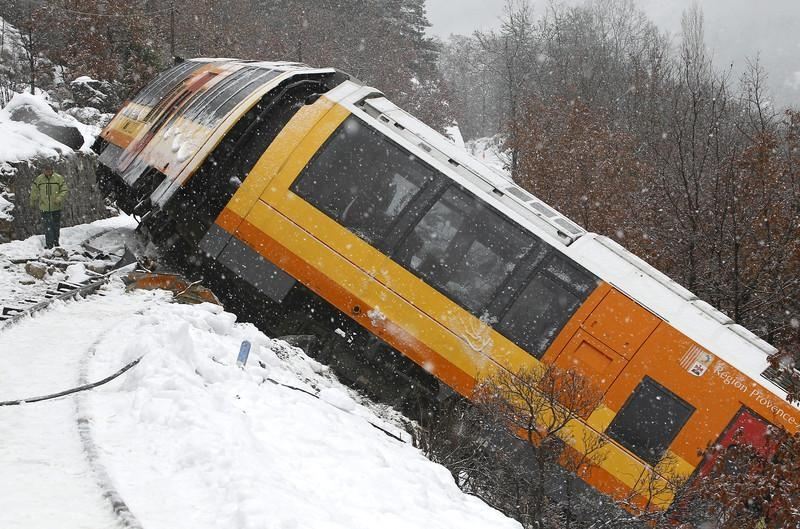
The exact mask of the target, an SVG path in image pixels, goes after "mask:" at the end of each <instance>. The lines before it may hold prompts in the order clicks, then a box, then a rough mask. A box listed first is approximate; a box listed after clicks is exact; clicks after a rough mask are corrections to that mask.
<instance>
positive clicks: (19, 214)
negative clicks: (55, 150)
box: [7, 153, 112, 239]
mask: <svg viewBox="0 0 800 529" xmlns="http://www.w3.org/2000/svg"><path fill="white" fill-rule="evenodd" d="M42 162H43V160H36V159H34V160H29V161H27V162H21V163H17V164H11V165H12V166H13V167H14V169H15V172H14V175H13V176H11V177H10V179H9V181H8V182H7V184H8V187H9V188H10V190H11V191H12V192H13V193H14V204H15V207H14V211H13V215H14V221H13V222H12V230H13V234H12V235H13V237H14V238H17V239H24V238H26V237H29V236H31V235H35V234H38V233H42V229H41V221H40V214H39V211H38V209H37V208H36V207H33V208H31V207H30V192H31V184H32V183H33V180H34V179H35V178H36V176H38V175H39V174H40V173H41V172H42V165H43V163H42ZM96 168H97V158H96V157H95V156H93V155H89V154H83V153H74V154H70V155H65V156H62V157H61V158H59V159H58V161H56V162H54V163H53V170H54V171H55V172H57V173H59V174H61V175H63V176H64V179H65V180H66V182H67V186H68V187H69V196H68V197H67V201H66V203H65V204H64V207H63V208H62V210H61V227H67V226H74V225H76V224H84V223H87V222H92V221H94V220H98V219H102V218H105V217H109V216H110V215H111V213H112V212H110V211H109V210H108V209H107V208H106V205H105V200H104V199H103V196H102V195H101V194H100V191H99V189H98V188H97V183H96V182H95V169H96Z"/></svg>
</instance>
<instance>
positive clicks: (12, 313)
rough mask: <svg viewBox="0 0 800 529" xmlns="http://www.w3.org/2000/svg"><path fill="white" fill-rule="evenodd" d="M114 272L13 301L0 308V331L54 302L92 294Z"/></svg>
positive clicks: (58, 286)
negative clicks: (35, 296) (37, 295)
mask: <svg viewBox="0 0 800 529" xmlns="http://www.w3.org/2000/svg"><path fill="white" fill-rule="evenodd" d="M115 272H117V270H114V271H112V272H109V273H108V274H104V275H101V276H97V277H91V278H89V279H87V280H86V281H83V282H81V283H70V282H68V281H60V282H59V283H58V284H57V285H56V286H55V287H53V288H48V289H47V291H46V292H45V293H44V295H43V296H41V297H39V298H30V299H23V300H21V301H14V302H12V304H10V305H7V306H3V307H0V329H2V328H3V327H7V326H9V325H12V324H14V323H15V322H17V321H19V320H20V319H22V318H24V317H25V316H28V315H30V314H33V313H35V312H38V311H40V310H42V309H44V308H46V307H47V306H48V305H50V304H51V303H53V302H54V301H56V300H67V299H72V298H75V297H77V296H86V295H89V294H92V293H94V292H95V291H96V290H97V289H98V288H100V287H101V286H103V285H104V284H105V283H107V282H108V279H109V278H110V277H111V275H112V274H113V273H115Z"/></svg>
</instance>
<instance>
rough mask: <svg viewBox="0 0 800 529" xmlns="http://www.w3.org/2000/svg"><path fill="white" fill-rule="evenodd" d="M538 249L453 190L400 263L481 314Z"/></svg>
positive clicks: (406, 246) (401, 252)
mask: <svg viewBox="0 0 800 529" xmlns="http://www.w3.org/2000/svg"><path fill="white" fill-rule="evenodd" d="M534 244H535V241H534V239H533V237H531V236H530V235H529V234H527V233H526V232H525V231H523V230H522V229H521V228H519V227H518V226H516V225H514V224H512V223H511V222H510V221H508V220H506V219H505V218H503V217H501V216H500V215H499V214H498V213H497V212H495V211H494V210H493V209H491V208H490V207H489V206H487V205H486V204H485V203H483V202H481V201H479V200H477V199H476V198H475V197H474V196H472V195H470V194H468V193H467V192H466V191H464V190H462V189H460V188H459V187H457V186H451V187H449V188H448V189H447V190H446V191H445V192H444V194H443V195H442V196H441V197H440V198H439V200H438V201H437V202H436V203H434V205H433V207H431V209H430V210H429V211H428V212H427V213H426V214H425V215H424V216H423V217H422V219H420V221H419V222H418V223H417V225H416V226H415V227H414V229H413V231H412V232H411V234H409V236H408V237H406V238H405V240H404V241H403V242H402V244H401V245H400V247H399V248H398V249H397V252H396V255H395V258H396V259H397V260H398V261H399V262H400V263H401V264H402V265H403V266H405V267H406V268H408V269H409V270H411V271H412V272H414V273H415V274H416V275H418V276H420V277H422V278H423V279H425V280H426V281H427V282H428V283H430V284H431V285H432V286H434V287H436V288H437V289H438V290H440V291H442V292H444V293H445V294H447V295H448V296H450V297H451V298H453V299H454V300H455V301H456V302H458V303H459V304H460V305H461V306H463V307H464V308H466V309H467V310H469V311H470V312H472V313H474V314H477V315H480V311H481V310H482V309H483V308H484V307H485V306H486V305H487V304H488V302H489V301H490V300H491V299H492V296H493V295H494V294H495V293H496V292H497V290H498V288H499V287H500V286H501V285H502V284H503V282H504V281H505V280H506V279H507V278H508V276H509V275H510V274H511V273H512V272H513V271H514V268H515V267H516V265H517V264H518V263H519V262H520V261H521V259H522V257H523V256H524V255H525V254H526V253H527V252H528V251H529V250H530V249H531V248H532V247H533V245H534Z"/></svg>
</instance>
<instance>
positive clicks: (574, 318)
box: [95, 59, 800, 507]
mask: <svg viewBox="0 0 800 529" xmlns="http://www.w3.org/2000/svg"><path fill="white" fill-rule="evenodd" d="M95 150H96V151H97V153H98V154H99V156H100V162H101V171H100V173H99V182H100V185H101V186H102V188H103V189H104V190H105V191H106V192H107V193H108V194H110V195H112V196H114V197H115V198H116V199H117V203H118V204H119V205H120V206H121V207H122V208H123V209H124V210H125V211H127V212H129V213H134V214H137V215H140V216H141V218H142V227H143V229H145V230H147V231H148V232H149V234H150V236H151V237H152V238H153V240H154V241H155V242H156V243H157V244H158V245H159V246H160V247H161V248H163V249H165V250H167V251H170V252H171V253H172V255H173V257H175V258H177V259H179V260H183V262H184V264H186V266H193V267H197V268H198V269H199V270H203V271H204V273H207V274H208V275H209V277H210V278H211V279H212V280H216V281H217V282H219V283H221V284H223V285H226V286H227V287H229V289H230V292H231V295H232V296H235V297H237V298H238V299H239V300H240V301H241V302H242V307H247V308H248V309H249V311H250V314H249V316H250V317H252V318H254V319H255V320H257V321H258V322H259V323H261V324H262V325H264V326H265V327H266V328H268V329H271V330H274V331H276V332H280V333H307V334H314V335H317V336H319V337H320V338H321V339H322V340H323V347H321V348H320V354H329V355H332V357H331V358H329V360H330V361H331V362H333V363H335V364H337V365H338V368H339V371H340V372H345V373H348V372H349V373H351V378H352V379H353V380H354V381H356V382H363V383H364V384H366V385H367V386H370V385H371V386H372V387H374V386H375V385H376V384H377V385H383V386H385V388H388V389H389V391H393V392H396V393H397V394H398V395H400V396H402V393H404V392H405V391H407V390H409V388H412V387H414V388H415V390H416V389H417V388H419V387H420V386H422V387H423V388H424V389H427V390H430V391H437V389H438V387H439V386H440V385H446V386H447V387H449V388H452V390H454V391H456V392H458V393H460V394H461V395H463V396H465V397H467V398H469V397H470V395H471V394H472V391H473V388H474V386H475V383H476V379H479V378H480V377H482V376H487V375H490V374H491V373H492V372H494V371H495V370H500V369H504V370H509V371H511V372H515V371H518V370H520V369H522V368H525V367H531V366H536V365H539V364H540V363H545V364H552V365H556V366H560V367H563V368H570V369H575V370H577V371H579V372H580V373H582V374H583V375H585V376H587V377H588V378H589V379H590V380H591V381H592V382H593V384H594V385H595V386H596V387H597V388H598V389H599V390H600V391H602V392H603V402H602V404H601V405H600V406H598V407H597V409H595V410H594V412H592V413H591V414H590V415H589V416H588V417H586V418H585V419H584V420H582V421H576V422H575V424H574V425H573V428H572V432H573V433H574V434H575V435H572V436H570V437H569V438H568V439H566V442H567V444H569V445H571V448H572V449H574V450H577V451H582V450H583V449H584V447H583V446H581V443H582V442H583V440H585V439H589V438H592V437H599V436H603V437H604V438H605V439H607V440H608V443H607V444H606V445H605V447H604V448H603V451H604V453H603V454H602V456H603V457H602V458H601V462H600V463H599V464H598V466H597V467H596V468H593V469H592V471H591V472H590V473H588V475H587V476H585V479H586V481H587V483H589V485H591V486H592V487H594V488H595V489H597V490H599V491H602V492H604V493H606V494H609V495H611V496H615V497H621V496H628V495H629V494H630V493H631V491H637V490H639V487H640V486H641V484H642V483H641V480H642V479H646V476H648V475H649V473H650V472H651V470H652V468H653V467H654V466H655V465H656V464H657V463H658V462H659V461H660V460H662V458H664V457H667V456H669V457H670V459H671V461H673V462H674V465H675V467H676V468H677V470H678V471H680V472H681V473H683V474H684V475H687V476H688V475H691V474H693V473H697V472H702V469H703V468H706V465H707V464H708V458H707V457H704V456H703V455H701V454H702V452H703V451H704V449H705V448H706V447H707V446H709V445H710V444H713V443H717V444H722V445H725V444H728V443H730V442H732V441H733V439H734V434H735V433H736V432H740V434H739V436H738V437H737V439H740V440H741V439H742V438H743V439H744V440H745V441H747V442H750V443H753V444H756V445H760V444H763V443H764V442H765V440H764V439H765V433H766V430H767V428H768V425H770V424H774V425H778V426H781V427H783V428H786V429H787V430H788V431H790V432H795V431H797V430H798V428H799V427H800V412H799V411H798V409H796V408H795V407H794V406H792V405H790V404H789V403H788V402H786V401H785V395H786V394H785V392H784V390H783V389H782V388H781V384H780V380H778V379H777V378H776V377H775V376H770V370H769V369H768V361H767V356H768V355H769V354H771V353H773V352H774V348H773V347H772V346H770V345H769V344H767V343H766V342H764V341H762V340H760V339H759V338H757V337H756V336H755V335H753V334H752V333H750V332H749V331H747V330H746V329H744V328H742V327H740V326H738V325H736V324H734V323H733V322H732V321H731V320H730V319H729V318H728V317H727V316H725V315H724V314H722V313H720V312H718V311H716V310H715V309H714V308H712V307H711V306H710V305H708V304H707V303H705V302H703V301H701V300H698V299H697V298H696V297H695V296H694V295H693V294H692V293H691V292H689V291H687V290H685V289H684V288H682V287H681V286H679V285H678V284H676V283H675V282H673V281H672V280H670V279H669V278H667V277H666V276H664V275H663V274H661V273H660V272H658V271H656V270H655V269H653V268H652V267H650V266H649V265H647V264H646V263H644V262H643V261H641V260H640V259H638V258H637V257H635V256H634V255H632V254H630V253H629V252H628V251H626V250H625V249H624V248H622V247H621V246H619V245H618V244H616V243H614V242H613V241H611V240H609V239H607V238H605V237H603V236H600V235H597V234H593V233H587V232H585V231H584V230H583V229H581V228H580V227H579V226H577V225H576V224H574V223H573V222H571V221H570V220H569V219H567V218H565V217H563V216H562V215H560V214H559V213H558V212H556V211H555V210H553V209H552V208H551V207H549V206H548V205H547V204H545V203H543V202H542V201H540V200H538V199H537V198H536V197H534V196H532V195H531V194H529V193H527V192H526V191H524V190H523V189H521V188H520V187H518V186H516V185H515V184H513V183H512V182H510V181H508V180H507V179H506V178H504V177H503V176H502V175H500V174H498V173H496V172H495V171H494V170H492V169H491V168H489V167H486V166H485V165H483V164H481V163H480V162H479V161H478V160H476V159H474V158H473V157H471V156H470V155H468V154H467V153H466V152H464V151H463V150H462V149H460V148H457V147H456V146H455V145H453V144H452V143H450V142H449V141H448V140H446V139H445V138H444V137H442V136H441V135H439V134H438V133H437V132H435V131H434V130H432V129H430V128H429V127H427V126H426V125H424V124H423V123H421V122H420V121H418V120H417V119H415V118H414V117H412V116H411V115H409V114H407V113H406V112H404V111H403V110H401V109H399V108H398V107H396V106H395V105H394V104H392V103H391V102H390V101H388V100H387V99H386V98H385V97H383V95H382V94H381V93H380V92H378V91H376V90H375V89H373V88H369V87H366V86H363V85H361V84H360V83H358V82H357V81H355V80H353V79H351V78H349V77H348V76H347V75H346V74H344V73H342V72H339V71H336V70H334V69H317V68H309V67H307V66H304V65H301V64H295V63H267V62H246V61H237V60H228V59H224V60H210V59H198V60H191V61H186V62H183V63H181V64H179V65H177V66H175V67H173V68H172V69H170V70H168V71H167V72H165V73H163V74H162V75H161V76H159V77H158V78H157V79H156V80H155V81H153V82H152V83H151V84H150V85H149V86H148V87H146V88H145V89H144V90H143V91H142V92H141V93H140V94H139V95H137V96H136V97H135V98H134V99H133V100H132V101H130V102H128V103H126V104H125V106H124V107H123V108H122V110H121V111H120V112H119V113H118V114H117V115H116V116H115V118H114V119H113V120H112V121H111V123H110V124H109V125H108V126H107V127H106V129H105V130H104V131H103V132H102V134H101V137H100V138H99V140H98V142H97V144H96V145H95ZM576 192H577V191H576ZM340 352H341V353H342V354H339V353H340ZM408 360H411V361H413V363H412V362H409V361H408ZM364 366H371V367H372V368H376V367H379V368H377V369H372V372H371V374H369V375H365V373H367V372H368V371H365V370H364ZM638 500H639V501H640V502H641V503H644V502H645V501H646V499H645V498H644V497H639V498H638ZM657 501H658V502H659V503H660V506H661V507H666V506H667V505H668V504H669V503H670V501H671V498H669V497H660V498H658V499H657Z"/></svg>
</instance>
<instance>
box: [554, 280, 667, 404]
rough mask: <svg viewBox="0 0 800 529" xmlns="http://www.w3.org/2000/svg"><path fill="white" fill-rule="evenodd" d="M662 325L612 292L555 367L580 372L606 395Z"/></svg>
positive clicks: (622, 296)
mask: <svg viewBox="0 0 800 529" xmlns="http://www.w3.org/2000/svg"><path fill="white" fill-rule="evenodd" d="M659 322H660V320H659V318H658V317H657V316H655V315H654V314H652V313H651V312H649V311H647V310H646V309H644V308H643V307H641V306H640V305H638V304H637V303H636V302H634V301H633V300H631V299H630V298H628V297H627V296H625V295H624V294H622V293H620V292H617V291H616V290H613V289H612V290H611V291H610V292H609V293H608V294H607V295H606V296H605V297H604V298H603V300H602V301H601V302H600V304H599V305H598V306H597V307H596V308H595V309H594V310H593V311H592V313H591V314H590V315H589V317H588V318H587V319H586V321H584V322H583V323H582V324H581V328H580V329H579V330H578V331H577V332H576V333H575V335H574V336H573V337H572V339H571V340H570V341H569V342H568V343H567V345H566V346H565V347H564V348H563V349H562V350H561V351H560V352H558V353H557V354H558V356H557V357H556V359H555V360H554V364H555V365H556V366H558V367H560V368H562V369H573V370H576V371H578V372H579V373H581V374H582V375H584V376H585V377H587V378H588V379H589V380H590V381H591V382H592V383H593V384H594V386H595V387H596V388H598V389H599V390H601V391H603V392H605V390H606V389H608V387H609V386H611V384H612V383H613V382H614V380H615V379H616V378H617V376H618V375H619V374H620V372H622V370H623V369H624V367H625V366H626V365H627V363H628V361H630V360H631V359H632V358H633V355H634V354H636V351H638V350H639V348H640V347H641V346H642V345H643V344H644V342H645V341H646V340H647V338H648V337H649V336H650V335H651V334H652V332H653V331H654V330H655V328H656V327H657V326H658V324H659Z"/></svg>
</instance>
